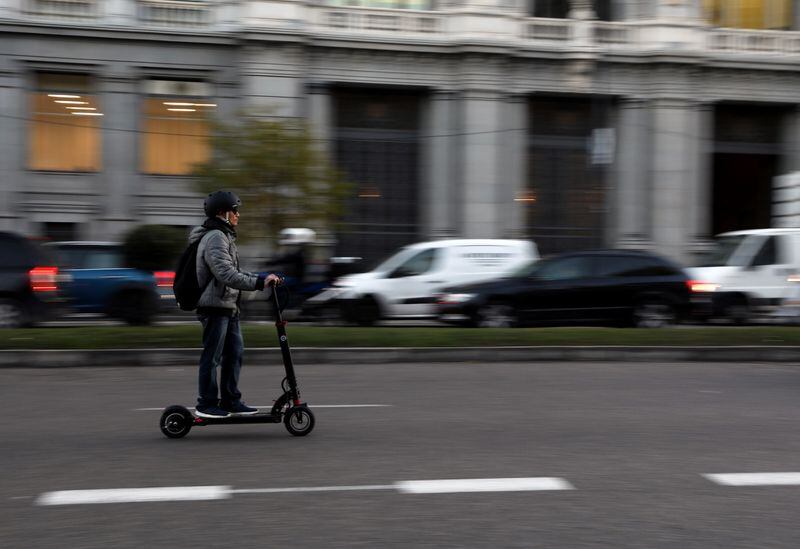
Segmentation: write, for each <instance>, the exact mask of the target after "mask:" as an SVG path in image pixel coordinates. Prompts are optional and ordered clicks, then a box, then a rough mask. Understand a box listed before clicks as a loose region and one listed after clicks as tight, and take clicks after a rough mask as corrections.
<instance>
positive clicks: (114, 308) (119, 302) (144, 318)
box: [110, 291, 157, 326]
mask: <svg viewBox="0 0 800 549" xmlns="http://www.w3.org/2000/svg"><path fill="white" fill-rule="evenodd" d="M156 307H157V305H156V303H155V300H154V298H153V296H151V295H149V294H146V293H144V292H139V291H133V292H123V293H121V294H118V295H117V296H115V297H114V298H113V299H112V301H111V307H110V314H111V316H113V317H116V318H119V319H120V320H124V321H125V322H127V323H128V324H130V325H131V326H145V325H147V324H150V322H152V320H153V317H154V316H155V313H156Z"/></svg>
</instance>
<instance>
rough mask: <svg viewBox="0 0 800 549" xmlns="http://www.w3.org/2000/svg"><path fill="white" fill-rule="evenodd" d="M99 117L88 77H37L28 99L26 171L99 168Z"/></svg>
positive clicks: (40, 75)
mask: <svg viewBox="0 0 800 549" xmlns="http://www.w3.org/2000/svg"><path fill="white" fill-rule="evenodd" d="M102 116H103V113H102V112H101V110H100V106H99V101H98V100H97V98H96V97H95V96H94V95H93V94H92V82H91V79H90V77H89V76H86V75H78V74H56V73H39V74H37V75H36V91H34V92H33V94H32V97H31V125H30V133H29V140H30V141H29V147H28V167H29V168H30V169H32V170H53V171H55V170H58V171H70V172H94V171H98V170H100V168H101V164H100V120H101V117H102Z"/></svg>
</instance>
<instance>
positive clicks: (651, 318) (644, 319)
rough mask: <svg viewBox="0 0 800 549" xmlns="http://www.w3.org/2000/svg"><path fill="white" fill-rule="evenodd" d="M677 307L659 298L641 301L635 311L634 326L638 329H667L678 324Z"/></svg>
mask: <svg viewBox="0 0 800 549" xmlns="http://www.w3.org/2000/svg"><path fill="white" fill-rule="evenodd" d="M677 319H678V317H677V314H676V312H675V307H673V306H672V305H671V304H670V303H668V302H666V301H664V300H663V299H659V298H647V299H643V300H641V301H640V302H639V303H637V304H636V306H635V307H634V309H633V322H632V323H633V326H634V327H636V328H666V327H668V326H673V325H674V324H675V323H676V322H677Z"/></svg>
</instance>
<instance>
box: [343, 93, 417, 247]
mask: <svg viewBox="0 0 800 549" xmlns="http://www.w3.org/2000/svg"><path fill="white" fill-rule="evenodd" d="M334 97H335V124H336V128H335V133H334V136H335V148H334V150H335V154H336V162H337V165H338V166H339V168H340V169H341V170H342V171H343V172H344V173H345V175H346V177H347V178H348V180H349V181H351V182H352V183H353V189H352V193H351V196H350V198H349V199H348V202H347V212H346V214H345V219H344V222H343V223H342V225H341V227H340V228H339V230H338V231H337V246H336V254H337V255H344V256H356V257H362V258H364V259H365V260H366V262H373V263H374V262H375V261H377V260H379V259H381V258H382V257H384V256H386V255H387V254H389V253H391V252H393V251H395V250H397V249H398V248H399V247H401V246H403V245H405V244H409V243H412V242H415V241H417V240H418V239H419V234H420V220H419V209H420V208H419V184H420V140H419V129H420V120H419V119H420V96H419V95H417V94H411V93H402V92H389V91H386V90H352V89H344V90H337V91H336V92H335V93H334Z"/></svg>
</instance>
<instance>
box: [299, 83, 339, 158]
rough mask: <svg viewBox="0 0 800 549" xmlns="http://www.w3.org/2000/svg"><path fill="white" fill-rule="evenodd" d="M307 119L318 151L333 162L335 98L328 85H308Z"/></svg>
mask: <svg viewBox="0 0 800 549" xmlns="http://www.w3.org/2000/svg"><path fill="white" fill-rule="evenodd" d="M305 118H306V122H307V123H308V125H309V127H310V128H311V133H312V135H313V136H314V139H316V140H317V141H316V144H317V147H318V150H319V151H322V152H323V154H325V155H326V156H327V157H328V158H329V159H331V160H333V154H334V150H333V98H332V97H331V90H330V87H329V86H328V85H327V84H325V83H320V82H311V83H308V84H306V102H305Z"/></svg>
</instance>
